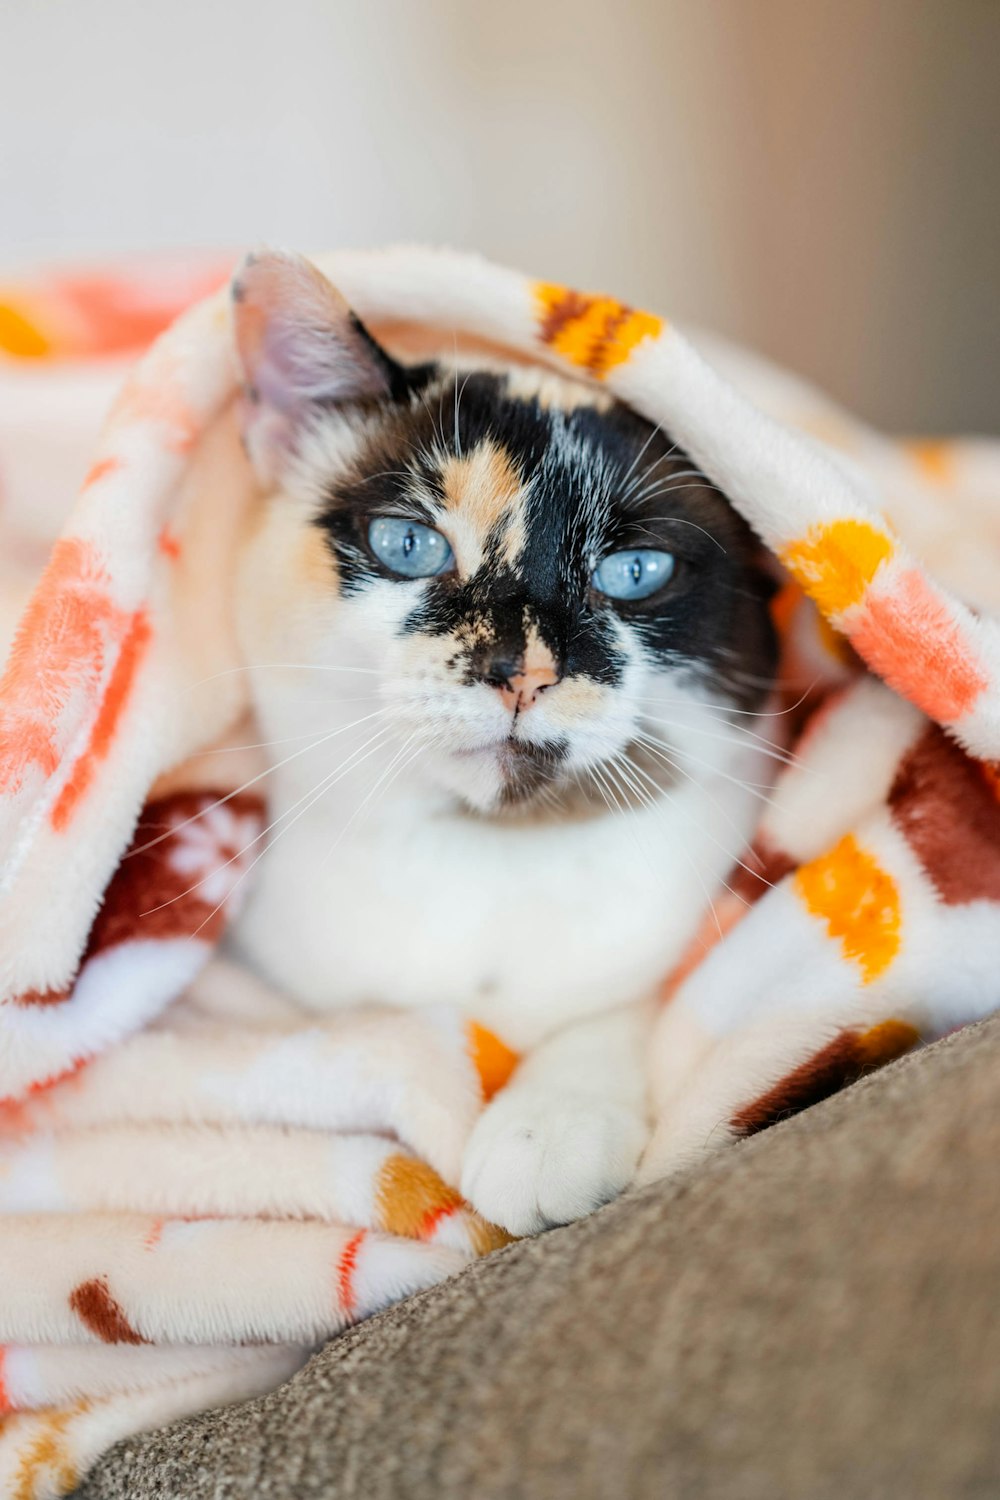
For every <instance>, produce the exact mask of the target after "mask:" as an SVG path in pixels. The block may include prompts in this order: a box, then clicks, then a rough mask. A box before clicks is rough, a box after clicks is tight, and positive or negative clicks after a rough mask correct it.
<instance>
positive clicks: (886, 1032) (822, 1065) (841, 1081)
mask: <svg viewBox="0 0 1000 1500" xmlns="http://www.w3.org/2000/svg"><path fill="white" fill-rule="evenodd" d="M919 1040H920V1034H919V1032H918V1031H917V1029H916V1027H914V1026H910V1025H909V1024H908V1023H907V1022H906V1021H892V1020H890V1021H883V1022H882V1023H881V1024H880V1025H878V1026H872V1027H871V1028H870V1029H869V1030H868V1031H842V1032H841V1033H840V1035H839V1036H836V1037H834V1039H833V1041H832V1042H828V1043H827V1045H826V1046H825V1047H821V1048H820V1050H819V1051H818V1052H815V1053H813V1055H812V1057H809V1058H807V1059H806V1061H805V1062H803V1063H800V1064H799V1066H798V1067H797V1068H793V1069H792V1071H791V1072H790V1073H787V1074H786V1075H785V1077H784V1078H782V1079H780V1080H779V1081H778V1082H777V1083H776V1084H775V1085H774V1087H773V1088H770V1089H768V1090H767V1092H766V1093H763V1094H761V1095H759V1097H758V1098H756V1099H754V1100H753V1102H752V1103H750V1104H746V1105H744V1107H743V1108H742V1109H741V1110H739V1111H738V1112H737V1113H736V1114H735V1115H733V1118H732V1119H731V1120H730V1122H729V1123H730V1124H731V1125H732V1127H733V1129H734V1130H737V1131H739V1132H740V1134H741V1135H754V1134H755V1133H756V1132H757V1131H758V1130H764V1129H765V1128H766V1127H767V1126H768V1125H774V1124H775V1123H776V1122H777V1121H778V1120H783V1119H786V1118H787V1117H788V1116H789V1115H795V1114H798V1113H799V1111H800V1110H803V1109H807V1108H808V1107H809V1105H810V1104H818V1103H819V1101H820V1100H821V1099H826V1098H828V1097H829V1095H830V1094H835V1093H836V1092H837V1090H838V1089H842V1088H844V1087H845V1086H846V1085H847V1084H849V1083H854V1082H855V1080H856V1079H858V1078H860V1077H862V1075H863V1074H865V1073H870V1072H871V1071H872V1070H873V1069H875V1068H880V1067H882V1066H883V1065H884V1064H885V1063H889V1062H893V1061H894V1060H895V1059H896V1058H897V1057H901V1056H902V1055H903V1053H904V1052H909V1050H910V1048H911V1047H913V1046H914V1045H915V1044H916V1043H917V1042H918V1041H919Z"/></svg>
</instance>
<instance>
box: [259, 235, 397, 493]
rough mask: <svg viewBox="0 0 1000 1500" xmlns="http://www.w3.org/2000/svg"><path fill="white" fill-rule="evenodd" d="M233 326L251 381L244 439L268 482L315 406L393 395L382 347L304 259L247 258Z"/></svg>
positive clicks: (338, 294) (283, 257)
mask: <svg viewBox="0 0 1000 1500" xmlns="http://www.w3.org/2000/svg"><path fill="white" fill-rule="evenodd" d="M233 325H234V331H235V338H236V349H237V353H238V355H239V359H240V363H241V365H242V367H243V373H244V376H245V380H246V389H245V392H244V400H243V406H242V422H243V433H244V438H245V440H246V444H247V451H248V453H249V454H250V457H251V459H252V461H253V463H254V465H255V467H256V468H257V469H258V472H260V474H261V476H262V477H263V478H264V479H266V480H273V479H275V478H276V477H277V475H278V473H279V472H280V469H281V467H282V464H283V462H284V461H285V459H286V458H287V456H288V453H289V452H290V451H291V450H292V449H293V448H294V446H295V441H296V438H297V436H298V434H299V432H300V430H301V429H302V428H303V426H305V425H306V424H307V423H308V421H309V420H310V417H311V416H312V415H313V413H314V411H315V408H316V407H317V406H318V405H320V404H324V405H326V404H329V403H331V402H339V401H354V400H358V399H360V398H362V397H366V396H368V397H370V396H384V395H386V394H387V393H388V391H389V378H388V373H387V368H386V365H387V361H385V360H384V358H383V357H382V356H381V351H380V350H379V348H378V345H377V344H374V343H373V342H372V341H371V340H369V339H368V337H367V336H366V334H365V333H364V331H363V330H362V328H361V326H360V324H359V323H358V322H357V320H356V318H355V317H354V316H353V314H352V312H351V309H350V308H349V307H348V305H347V303H346V302H345V301H344V299H343V297H342V296H341V295H340V293H339V292H338V291H337V290H336V288H335V287H333V286H332V285H331V284H330V282H329V281H327V279H326V277H325V276H323V275H322V274H321V273H320V272H319V271H318V270H317V269H316V267H315V266H313V265H311V264H310V262H309V261H307V260H305V259H304V258H303V257H302V256H298V255H285V254H280V253H277V252H273V253H272V252H269V253H267V254H264V255H259V256H250V257H248V258H247V260H246V262H245V263H244V265H243V267H242V269H241V270H240V271H239V272H238V273H237V275H236V277H235V279H234V282H233Z"/></svg>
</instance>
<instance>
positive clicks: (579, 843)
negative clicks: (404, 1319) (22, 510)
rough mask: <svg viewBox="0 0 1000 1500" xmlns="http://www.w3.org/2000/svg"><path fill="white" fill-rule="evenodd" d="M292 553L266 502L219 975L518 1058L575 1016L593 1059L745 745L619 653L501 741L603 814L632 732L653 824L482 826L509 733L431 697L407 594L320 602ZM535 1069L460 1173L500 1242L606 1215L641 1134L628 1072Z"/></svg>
mask: <svg viewBox="0 0 1000 1500" xmlns="http://www.w3.org/2000/svg"><path fill="white" fill-rule="evenodd" d="M308 531H309V528H308V524H307V507H306V497H305V496H303V497H302V501H301V503H300V504H299V503H296V501H295V500H294V499H290V498H288V497H280V498H278V499H277V500H276V501H274V502H272V504H271V505H270V506H269V508H268V512H267V515H266V518H265V520H264V523H263V524H262V525H261V527H260V528H259V530H258V531H257V533H256V536H255V537H254V538H253V539H252V541H251V542H250V544H249V546H248V548H247V554H246V557H245V559H244V567H243V570H242V582H241V588H240V597H241V630H242V633H243V644H244V650H245V652H246V657H247V659H248V660H249V661H250V662H252V663H255V664H256V665H255V667H254V669H253V670H252V672H251V676H252V678H253V692H254V696H255V698H256V701H257V708H258V716H259V720H260V725H261V729H262V734H261V738H262V739H263V740H265V741H273V748H272V750H271V751H270V754H271V756H272V759H273V760H274V763H275V768H274V770H273V772H272V774H271V775H270V776H269V778H268V787H269V805H270V812H271V817H272V819H273V824H272V831H271V834H270V842H269V846H268V848H267V850H266V852H265V853H264V854H263V855H262V857H261V858H260V862H259V864H258V867H257V869H256V870H255V873H254V882H253V889H252V894H251V896H250V899H249V901H248V904H247V907H246V910H245V912H244V914H243V916H242V917H241V919H240V921H239V924H238V929H237V943H238V946H239V948H240V950H241V952H242V953H243V955H245V956H247V957H249V958H250V959H251V961H252V962H254V963H255V964H256V965H257V967H258V968H259V969H260V970H261V971H263V972H264V973H265V974H266V975H268V976H269V977H270V978H271V979H273V980H274V981H276V982H277V983H279V984H280V985H282V986H284V987H286V988H287V989H289V990H291V992H292V993H294V994H295V995H296V996H297V997H298V998H299V999H300V1000H301V1001H302V1002H303V1003H305V1004H306V1005H307V1006H309V1007H311V1008H312V1009H314V1010H316V1011H318V1012H328V1011H332V1010H336V1009H338V1008H342V1007H348V1006H354V1005H358V1004H365V1003H370V1002H377V1003H384V1004H391V1005H395V1006H404V1007H427V1006H432V1005H436V1004H440V1003H442V1002H444V1003H446V1004H450V1005H454V1006H456V1007H458V1008H459V1009H460V1010H461V1011H462V1012H463V1013H465V1014H467V1015H469V1016H471V1017H474V1018H475V1019H476V1020H477V1021H479V1022H480V1023H481V1024H483V1025H485V1026H487V1027H489V1028H491V1029H492V1030H494V1031H495V1032H497V1033H498V1034H499V1035H500V1036H501V1037H502V1038H503V1039H504V1040H505V1041H506V1042H507V1043H508V1044H510V1045H511V1046H513V1047H515V1048H516V1049H518V1050H519V1051H521V1052H522V1053H523V1052H528V1053H532V1052H533V1050H534V1049H537V1048H539V1046H540V1044H541V1043H543V1042H545V1041H546V1040H547V1039H549V1038H553V1037H555V1036H557V1035H558V1034H559V1033H560V1032H561V1031H563V1029H564V1028H571V1027H574V1026H578V1025H579V1023H580V1022H582V1021H586V1020H587V1018H591V1017H594V1018H598V1019H597V1020H596V1021H595V1023H594V1024H595V1025H596V1027H597V1033H596V1034H597V1035H598V1036H600V1035H601V1034H602V1032H601V1028H602V1026H603V1025H604V1020H603V1013H605V1012H607V1011H608V1010H609V1008H610V1009H614V1008H619V1007H635V1006H636V1005H637V1004H638V1003H639V1002H643V1001H645V1000H647V999H648V998H649V997H650V996H651V995H652V994H653V993H654V991H655V989H656V987H657V986H658V984H659V983H660V982H661V980H662V978H663V976H664V974H665V973H667V972H668V971H669V970H670V968H671V967H672V965H673V964H674V963H675V962H676V961H677V960H678V959H679V957H680V956H681V953H682V951H683V949H684V948H685V946H686V944H687V943H688V942H689V940H690V939H691V937H692V936H693V934H694V932H695V930H696V928H697V926H698V923H699V921H700V919H701V918H702V916H703V914H704V911H705V909H706V907H707V906H708V904H709V902H710V900H711V898H712V895H713V894H714V893H716V892H717V891H718V890H719V889H720V887H721V884H722V882H723V880H724V879H725V877H726V875H727V874H728V872H729V871H730V869H731V868H732V866H733V864H734V861H735V859H736V858H737V857H738V855H739V853H740V851H741V850H742V848H743V847H744V845H745V843H746V841H747V840H748V838H749V835H750V833H751V831H752V827H753V822H754V818H755V815H756V813H757V810H758V808H759V801H758V799H757V795H756V793H755V791H754V790H753V789H752V788H748V787H747V786H746V785H745V784H744V783H746V782H749V783H751V784H753V785H755V786H759V785H760V784H763V783H766V782H767V780H768V766H769V762H768V760H767V752H766V747H765V746H764V745H762V744H761V743H759V742H758V741H756V740H754V739H752V738H750V737H749V736H748V735H745V734H743V733H741V732H740V731H739V730H736V729H734V728H733V727H732V726H730V725H728V723H727V721H726V720H725V719H724V718H723V717H722V716H721V714H720V713H719V709H718V705H717V704H714V703H713V702H712V700H711V697H710V695H709V694H708V693H707V692H705V691H704V690H703V688H702V687H700V686H699V685H698V683H697V682H696V681H695V680H694V679H693V678H692V676H691V674H690V673H687V672H682V671H665V670H662V669H654V667H653V666H652V665H651V663H650V662H649V661H647V660H646V659H645V658H644V656H643V654H642V652H641V650H640V648H639V647H638V646H637V645H636V644H634V643H633V642H632V641H631V640H630V637H629V636H628V635H627V633H625V632H624V631H623V641H624V643H625V644H626V646H627V647H628V650H629V664H628V667H627V669H626V673H625V678H624V682H623V684H622V685H621V686H620V687H618V688H615V689H613V690H611V689H607V688H601V687H598V686H597V685H594V684H588V683H584V684H580V683H579V682H577V683H574V682H573V681H572V680H568V681H566V682H563V683H559V684H557V685H556V686H555V687H553V688H551V689H550V690H549V691H548V692H546V694H545V695H544V697H543V698H542V699H540V700H539V702H538V703H537V704H536V705H535V706H534V707H533V708H532V709H531V710H530V711H529V712H528V713H527V714H525V715H523V716H522V717H521V718H520V719H519V721H518V723H517V725H516V726H515V732H516V733H518V734H520V735H522V736H523V737H524V738H525V739H528V740H534V741H535V742H536V743H543V744H544V743H545V742H547V741H551V740H552V739H554V738H556V737H563V738H565V739H567V740H568V742H569V746H570V749H569V755H568V759H567V763H566V764H567V767H568V768H569V769H571V770H573V771H575V772H578V773H579V774H580V775H581V776H582V777H583V778H586V775H587V773H588V771H590V770H592V769H595V768H596V774H597V776H598V778H603V780H604V787H605V791H606V793H607V795H608V797H609V798H610V799H611V800H612V803H613V804H614V803H615V801H616V800H618V799H621V800H622V801H624V800H625V797H624V792H625V787H624V785H623V784H622V783H621V782H620V781H616V780H615V779H614V774H613V773H608V772H607V771H606V770H603V769H602V768H603V767H604V765H605V763H606V761H607V760H608V759H609V757H612V756H613V755H614V754H615V753H616V752H619V751H622V750H624V749H625V748H626V746H627V745H628V744H629V743H630V741H631V739H632V737H633V735H634V733H635V731H636V729H637V728H639V727H640V726H641V725H642V724H644V723H648V725H649V726H650V727H651V729H652V730H653V732H654V733H657V734H659V735H665V736H666V737H667V739H668V740H669V743H670V745H671V747H672V749H671V751H670V752H669V753H670V754H671V755H672V756H674V757H675V758H677V759H678V760H679V762H680V764H681V765H682V766H684V767H685V768H686V770H687V772H688V774H687V775H680V776H678V778H677V781H676V784H674V785H672V786H671V787H670V788H669V790H668V791H667V792H666V793H665V794H663V795H655V796H653V797H652V800H651V805H637V806H631V807H626V808H624V809H620V808H618V807H615V806H614V805H613V806H612V810H610V811H605V810H604V809H603V806H602V804H601V802H600V800H599V798H598V800H597V808H596V810H594V811H591V812H589V813H587V812H585V813H582V814H579V815H568V816H552V817H546V816H544V815H543V816H534V815H527V816H524V815H520V814H518V813H514V814H510V813H501V814H500V815H494V814H495V810H496V808H497V806H498V797H499V793H500V789H501V785H502V782H501V775H500V770H499V758H500V756H501V755H502V754H503V753H504V752H503V746H504V743H505V741H506V740H507V738H508V736H509V735H510V733H511V727H512V725H511V715H510V711H509V710H507V709H505V708H504V706H503V704H502V702H501V699H500V697H499V695H498V694H497V693H496V692H495V691H494V690H493V689H491V688H489V687H487V686H486V685H485V684H475V685H471V686H470V685H469V684H468V683H466V682H464V681H462V680H460V679H459V678H458V677H456V676H454V675H452V674H450V672H449V668H448V662H447V658H448V657H449V655H450V654H451V653H452V651H453V645H452V643H451V642H449V641H444V642H438V641H434V640H429V639H428V638H427V637H421V636H416V637H414V636H405V635H403V636H401V635H399V633H398V626H399V623H400V622H401V621H402V619H403V618H404V617H405V615H406V614H407V613H408V612H409V611H410V610H411V609H412V608H413V606H414V604H415V603H416V601H417V600H418V599H419V597H420V593H421V590H422V588H423V587H424V585H423V584H421V583H419V582H410V583H407V582H400V583H396V582H388V581H386V582H379V583H375V584H373V585H372V586H370V587H366V589H365V590H364V591H363V592H362V593H361V594H360V595H358V596H356V597H355V598H351V599H347V600H342V599H341V598H340V597H339V595H338V593H337V590H336V585H335V581H334V577H333V572H332V569H330V571H329V577H328V578H327V579H325V580H324V579H322V578H321V579H320V580H319V583H318V584H317V583H316V580H315V579H313V580H312V581H309V580H308V579H307V578H306V577H305V574H304V572H303V565H302V552H301V549H302V547H303V538H304V537H308ZM310 567H311V569H312V570H313V572H315V569H316V567H317V559H316V557H315V555H314V556H313V559H312V562H311V564H310ZM305 572H306V573H308V572H309V569H308V568H307V569H306V570H305ZM282 580H283V581H282ZM665 724H668V725H669V727H667V728H665ZM282 761H284V764H282ZM626 774H628V775H631V776H632V777H633V780H634V783H635V784H636V785H638V786H639V787H640V788H641V789H642V790H643V791H645V792H647V793H649V792H651V791H652V788H651V786H650V785H649V783H648V782H644V781H643V780H642V778H641V777H639V776H636V773H634V772H628V773H626ZM305 872H308V873H305ZM629 1024H630V1025H631V1024H633V1023H629ZM545 1055H546V1053H545V1049H544V1048H543V1049H542V1051H541V1052H539V1053H537V1055H536V1056H533V1057H532V1058H531V1063H532V1068H533V1077H534V1078H535V1083H534V1085H533V1087H532V1090H531V1091H530V1096H529V1094H526V1093H524V1092H522V1091H521V1090H520V1088H515V1089H513V1090H510V1089H509V1090H508V1091H506V1093H505V1094H504V1095H503V1096H501V1098H500V1099H498V1100H497V1101H496V1102H495V1103H494V1105H493V1106H492V1107H491V1108H490V1109H489V1110H487V1112H486V1115H485V1116H484V1119H483V1122H482V1126H481V1129H480V1130H479V1131H477V1134H476V1137H475V1142H474V1145H473V1146H472V1147H470V1151H471V1152H472V1155H471V1156H470V1158H469V1161H468V1162H467V1166H466V1186H467V1190H468V1191H469V1192H470V1194H471V1196H472V1201H473V1202H475V1203H476V1204H477V1205H478V1206H480V1207H481V1208H482V1209H483V1211H484V1212H485V1213H486V1214H487V1215H491V1216H492V1217H494V1218H496V1219H498V1220H499V1221H500V1222H502V1223H504V1224H505V1225H506V1226H507V1227H509V1228H511V1229H517V1230H518V1231H521V1230H523V1229H525V1228H526V1227H536V1228H537V1227H540V1226H541V1224H542V1223H545V1222H553V1221H556V1220H560V1219H561V1218H564V1217H573V1216H575V1215H576V1214H578V1213H582V1212H585V1211H586V1210H587V1209H588V1208H591V1207H594V1206H595V1205H596V1204H597V1203H599V1202H601V1201H603V1200H604V1199H605V1198H607V1197H609V1196H612V1195H613V1194H614V1193H616V1192H618V1191H619V1190H620V1189H621V1187H622V1186H623V1185H624V1183H625V1181H626V1180H627V1177H628V1175H629V1173H630V1171H631V1169H632V1167H633V1166H634V1163H635V1160H636V1158H637V1156H638V1153H639V1151H640V1149H641V1145H642V1137H643V1133H644V1129H645V1127H644V1124H643V1120H644V1103H642V1102H641V1101H640V1100H639V1099H638V1098H637V1096H636V1088H637V1086H638V1085H637V1080H638V1079H639V1078H640V1077H641V1076H642V1070H643V1069H642V1055H641V1048H633V1049H631V1050H629V1049H628V1048H618V1049H617V1050H616V1049H615V1048H605V1047H598V1048H597V1051H596V1054H595V1055H594V1057H593V1060H592V1062H591V1063H590V1064H589V1072H590V1075H591V1076H589V1077H587V1078H581V1080H580V1081H579V1082H578V1084H575V1085H574V1087H573V1088H572V1089H570V1090H569V1091H568V1093H567V1091H566V1090H565V1088H563V1087H556V1086H555V1084H554V1083H553V1084H549V1083H548V1082H547V1081H546V1079H545V1074H544V1068H543V1065H542V1063H541V1062H540V1061H539V1059H541V1058H543V1057H544V1056H545ZM581 1066H582V1065H581ZM584 1071H586V1069H585V1070H584ZM522 1072H523V1069H522ZM518 1077H519V1078H520V1074H519V1075H518ZM622 1092H625V1093H626V1094H629V1095H630V1100H631V1102H630V1103H629V1104H628V1105H622V1104H621V1103H619V1102H616V1098H617V1096H618V1095H620V1094H622ZM584 1121H587V1122H589V1123H587V1125H586V1128H584ZM525 1131H529V1132H530V1142H531V1144H530V1145H527V1146H526V1136H525ZM484 1153H485V1154H486V1155H489V1156H490V1157H491V1158H492V1160H491V1161H489V1162H487V1161H486V1159H485V1155H484ZM470 1174H471V1175H470ZM515 1189H516V1191H515Z"/></svg>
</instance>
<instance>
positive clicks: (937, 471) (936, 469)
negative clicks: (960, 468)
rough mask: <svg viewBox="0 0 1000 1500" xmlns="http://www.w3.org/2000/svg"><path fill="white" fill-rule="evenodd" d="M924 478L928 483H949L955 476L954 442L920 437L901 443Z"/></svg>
mask: <svg viewBox="0 0 1000 1500" xmlns="http://www.w3.org/2000/svg"><path fill="white" fill-rule="evenodd" d="M903 447H904V450H905V451H906V452H907V453H908V454H909V455H910V457H911V458H912V459H913V461H914V463H915V464H916V465H917V468H918V469H919V470H920V473H921V475H922V477H923V478H924V479H926V480H927V481H928V482H929V483H930V484H937V485H942V484H951V483H952V481H953V480H954V478H955V444H954V443H949V442H946V441H943V440H942V439H940V438H938V439H932V438H921V439H914V440H913V441H911V442H908V443H904V444H903Z"/></svg>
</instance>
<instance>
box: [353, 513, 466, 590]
mask: <svg viewBox="0 0 1000 1500" xmlns="http://www.w3.org/2000/svg"><path fill="white" fill-rule="evenodd" d="M368 545H369V546H370V547H371V549H372V551H373V552H374V554H375V556H376V557H377V558H378V560H379V562H381V563H385V566H386V567H387V568H390V569H391V570H392V572H393V573H398V574H399V576H400V578H433V577H434V575H435V574H436V573H443V572H445V570H446V569H447V568H450V567H451V564H452V557H453V555H452V550H451V547H450V546H449V545H448V542H447V540H446V539H445V538H444V537H443V536H442V535H441V533H440V531H435V530H434V529H433V528H432V527H430V526H421V524H420V522H419V521H408V520H406V519H405V517H403V516H376V518H375V520H374V521H373V522H372V523H371V525H370V526H369V528H368Z"/></svg>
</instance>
